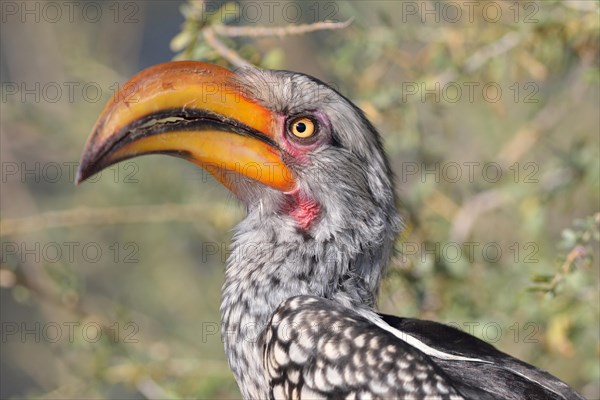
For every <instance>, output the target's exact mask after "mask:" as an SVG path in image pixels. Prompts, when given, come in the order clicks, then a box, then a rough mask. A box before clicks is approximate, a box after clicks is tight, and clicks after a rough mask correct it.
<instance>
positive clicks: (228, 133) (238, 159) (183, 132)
mask: <svg viewBox="0 0 600 400" xmlns="http://www.w3.org/2000/svg"><path fill="white" fill-rule="evenodd" d="M243 92H244V90H243V88H242V86H241V85H240V84H239V83H238V82H237V81H236V75H235V73H233V72H231V71H229V70H227V69H225V68H221V67H218V66H216V65H212V64H206V63H202V62H193V61H177V62H169V63H165V64H159V65H156V66H154V67H151V68H149V69H147V70H145V71H142V72H140V73H139V74H137V75H136V76H134V77H133V78H132V79H131V80H130V81H129V82H127V83H126V84H125V85H124V86H123V87H122V88H121V89H120V90H119V91H118V92H117V93H116V94H115V96H113V98H112V99H111V100H110V101H109V103H108V104H107V105H106V106H105V108H104V110H103V111H102V113H101V114H100V117H99V118H98V121H97V122H96V125H95V126H94V128H93V130H92V133H91V135H90V137H89V139H88V141H87V143H86V145H85V149H84V152H83V155H82V158H81V163H80V166H79V170H78V173H77V178H76V183H80V182H82V181H84V180H85V179H87V178H88V177H90V176H92V175H93V174H95V173H97V172H99V171H101V170H103V169H104V168H107V167H109V166H110V165H113V164H115V163H117V162H119V161H123V160H126V159H129V158H132V157H136V156H140V155H144V154H156V153H162V154H169V155H174V156H178V157H182V158H185V159H187V160H189V161H192V162H194V163H195V164H197V165H199V166H201V167H203V168H205V169H206V170H207V171H208V172H210V173H211V174H212V175H213V176H215V178H217V179H218V180H219V181H220V182H221V183H223V184H224V185H225V186H226V187H228V188H229V189H231V190H234V191H235V184H234V182H233V181H232V176H235V174H241V175H245V176H247V177H249V178H251V179H254V180H256V181H258V182H261V183H263V184H265V185H267V186H270V187H272V188H274V189H277V190H280V191H284V192H286V191H290V190H292V189H293V188H294V187H295V182H294V179H293V175H292V172H291V171H290V170H289V168H288V167H287V166H286V164H285V163H284V162H283V161H282V159H281V156H280V154H281V151H280V149H279V147H278V145H277V141H276V135H275V133H274V132H275V116H274V114H273V113H272V112H271V111H270V110H268V109H266V108H265V107H263V106H261V105H259V104H258V103H256V102H254V101H252V100H251V99H250V98H248V96H246V95H245V94H244V93H243ZM232 172H233V173H234V174H232Z"/></svg>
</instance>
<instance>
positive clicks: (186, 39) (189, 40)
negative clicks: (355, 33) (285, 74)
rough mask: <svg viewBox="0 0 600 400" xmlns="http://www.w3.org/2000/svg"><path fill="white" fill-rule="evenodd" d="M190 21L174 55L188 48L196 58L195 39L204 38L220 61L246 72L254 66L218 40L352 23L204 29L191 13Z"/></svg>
mask: <svg viewBox="0 0 600 400" xmlns="http://www.w3.org/2000/svg"><path fill="white" fill-rule="evenodd" d="M188 18H191V20H188V21H189V22H190V23H189V24H188V25H187V26H188V27H187V28H184V31H183V32H181V33H180V34H179V35H178V36H176V38H174V40H173V42H172V43H171V47H172V48H173V50H174V51H178V50H181V49H183V48H185V50H184V54H186V56H187V57H191V56H193V54H194V52H193V51H192V50H193V49H194V48H195V47H196V46H197V43H196V38H197V37H198V35H200V34H201V35H202V37H203V38H204V40H205V42H206V44H207V45H208V46H209V47H210V48H211V49H212V50H214V51H216V52H217V53H218V54H219V55H220V56H221V57H223V58H224V59H225V60H227V61H228V62H229V63H231V64H232V65H234V66H236V67H239V68H245V67H251V66H252V65H253V64H252V63H251V62H249V61H248V60H246V59H245V58H244V57H242V56H241V55H240V54H239V53H238V52H237V51H236V50H235V49H233V48H231V47H230V46H228V45H227V44H225V43H223V41H221V39H220V38H219V37H228V38H234V37H247V38H260V37H269V36H276V37H279V38H283V37H285V36H291V35H302V34H306V33H311V32H316V31H322V30H338V29H344V28H346V27H348V26H350V24H351V23H352V21H353V18H350V19H349V20H347V21H344V22H333V21H319V22H315V23H312V24H300V25H289V26H281V27H266V26H227V25H222V24H216V25H204V24H202V23H199V22H198V21H197V20H196V19H199V18H198V16H197V15H195V14H194V13H191V14H190V16H188Z"/></svg>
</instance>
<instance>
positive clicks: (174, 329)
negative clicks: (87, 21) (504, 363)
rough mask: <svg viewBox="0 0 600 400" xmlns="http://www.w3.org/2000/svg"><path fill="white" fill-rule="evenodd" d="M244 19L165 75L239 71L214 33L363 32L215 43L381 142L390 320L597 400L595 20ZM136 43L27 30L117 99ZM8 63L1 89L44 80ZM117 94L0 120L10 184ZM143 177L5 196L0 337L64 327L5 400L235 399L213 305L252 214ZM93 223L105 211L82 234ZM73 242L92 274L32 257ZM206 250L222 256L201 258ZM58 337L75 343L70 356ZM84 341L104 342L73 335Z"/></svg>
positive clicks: (52, 74) (195, 46)
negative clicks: (8, 77) (457, 339)
mask: <svg viewBox="0 0 600 400" xmlns="http://www.w3.org/2000/svg"><path fill="white" fill-rule="evenodd" d="M211 4H212V3H211ZM245 4H247V3H244V2H242V3H238V4H236V3H227V4H220V5H221V6H222V7H221V11H217V9H218V7H213V8H210V10H207V8H206V7H205V3H202V2H189V3H186V4H184V5H183V6H182V13H183V15H184V16H185V22H184V23H183V25H182V29H181V32H180V33H179V34H177V35H176V36H175V37H174V38H173V40H172V42H171V47H172V49H173V51H175V52H177V53H178V54H177V56H176V58H178V59H197V60H204V61H210V62H215V63H219V64H221V65H226V66H230V67H235V66H234V65H231V64H229V61H228V60H227V59H225V58H224V57H223V54H222V53H221V52H219V51H218V50H216V49H215V48H214V47H213V46H211V44H210V43H207V41H206V37H205V35H204V32H205V30H206V29H207V28H211V29H212V28H214V27H215V26H221V25H224V26H242V27H247V28H251V29H252V28H254V29H256V28H257V27H259V26H265V27H272V26H281V27H285V26H290V25H293V24H298V23H305V24H309V23H313V22H316V21H320V20H323V19H325V18H330V19H334V20H336V21H346V20H348V19H350V18H353V20H352V24H351V25H350V26H349V27H348V28H345V29H335V30H320V31H316V32H312V33H307V34H304V35H291V34H290V35H275V36H269V35H266V36H260V37H254V36H251V35H247V36H240V37H226V36H218V38H219V40H220V42H221V43H222V44H223V45H224V46H226V47H227V48H228V49H229V50H231V51H233V52H235V53H236V54H237V55H238V56H239V57H241V58H243V59H245V60H247V61H249V62H251V63H253V64H255V65H259V66H261V67H267V68H284V69H290V70H295V71H299V72H305V73H309V74H312V75H315V76H317V77H318V78H320V79H321V80H323V81H325V82H328V83H329V84H331V85H332V86H334V87H335V88H337V89H338V90H339V91H340V92H341V93H343V94H344V95H346V96H347V97H348V98H350V99H352V100H353V101H355V102H356V104H358V105H359V106H360V107H361V108H362V109H363V110H364V111H365V113H366V114H367V115H368V117H369V118H370V119H371V120H372V122H373V123H374V124H375V125H376V126H377V128H378V129H379V130H380V132H381V133H382V136H383V138H384V142H385V147H386V149H387V152H388V155H389V157H390V160H391V163H392V166H393V169H394V171H395V173H396V182H397V187H398V195H399V199H400V206H401V208H402V210H403V213H404V217H405V223H406V229H405V232H404V233H403V234H402V236H401V237H400V238H399V240H398V243H397V249H398V252H397V255H396V256H395V257H394V259H393V262H392V263H391V266H390V269H389V272H388V277H387V279H386V281H385V283H384V285H383V288H382V293H381V296H380V309H381V310H382V311H384V312H388V313H394V314H398V315H405V316H414V317H419V318H426V319H433V320H436V321H441V322H446V323H449V324H452V325H454V326H457V327H460V328H461V329H464V330H466V331H469V332H470V333H473V334H474V335H476V336H478V337H480V338H482V339H484V340H487V341H488V342H491V343H492V344H494V345H495V346H497V347H499V348H500V349H501V350H503V351H505V352H508V353H510V354H512V355H514V356H516V357H519V358H521V359H523V360H525V361H527V362H530V363H532V364H534V365H537V366H540V367H542V368H545V369H547V370H549V371H550V372H551V373H553V374H555V375H557V376H558V377H560V378H561V379H563V380H565V381H566V382H568V383H569V384H571V385H573V386H574V387H575V388H577V389H578V390H580V391H581V392H582V393H583V394H584V395H585V396H586V397H588V398H591V399H596V398H600V384H599V380H600V367H599V362H598V361H599V357H600V341H599V335H600V326H599V319H600V316H599V315H600V312H599V304H600V299H599V291H598V278H599V274H600V271H599V263H598V259H599V233H598V229H599V224H600V217H599V216H600V214H599V212H600V143H599V142H600V131H599V123H598V109H600V108H599V105H600V104H599V103H600V91H599V85H598V83H599V73H598V59H599V51H598V49H599V46H600V42H599V28H600V27H599V18H598V3H596V2H568V1H544V2H534V1H531V2H529V1H526V2H521V3H516V2H491V4H492V6H487V7H488V8H487V9H486V10H487V12H489V13H492V12H493V11H494V10H496V8H499V9H500V10H501V11H500V16H499V17H498V19H497V20H496V18H495V17H494V15H496V14H486V13H484V12H483V9H484V8H485V7H486V6H485V5H486V4H490V3H478V4H479V5H478V6H477V7H476V8H474V9H473V13H472V18H471V15H470V14H469V9H468V6H467V3H464V2H456V1H439V2H438V1H422V2H421V1H419V2H403V3H401V2H391V1H381V2H367V1H364V2H363V1H341V2H336V3H332V2H326V3H322V4H323V5H322V6H315V4H317V3H312V2H305V3H301V2H299V3H297V7H299V8H300V9H301V10H303V12H302V13H301V17H300V18H298V19H296V20H293V21H290V20H289V18H288V19H287V20H286V18H283V17H282V15H281V13H277V12H276V13H275V14H274V16H275V20H269V18H266V16H263V17H262V18H260V19H258V20H252V21H249V19H248V15H247V12H245V11H244V10H245V8H244V5H245ZM285 4H287V3H285ZM332 4H333V6H332ZM212 5H214V4H212ZM327 5H329V6H327ZM168 6H170V5H167V4H163V5H162V7H168ZM326 6H327V8H326ZM409 6H410V7H412V6H414V7H416V8H415V9H416V14H414V13H413V11H414V10H415V9H413V8H410V7H409ZM311 7H312V8H311ZM315 7H317V8H315ZM448 7H458V8H459V9H460V10H461V12H462V18H459V19H456V18H455V16H456V15H455V14H452V13H451V12H453V10H454V8H448ZM490 7H493V9H492V8H490ZM427 10H434V11H433V12H431V13H429V14H428V13H427V12H426V11H427ZM435 10H437V11H435ZM444 10H446V11H444ZM208 11H210V12H208ZM246 11H247V10H246ZM316 11H321V12H320V13H319V12H316ZM317 16H319V17H320V18H315V17H317ZM140 25H141V24H138V25H135V26H119V29H117V30H115V32H107V31H106V30H103V29H102V26H96V25H94V26H92V27H91V28H89V27H86V28H85V29H80V28H79V27H78V26H77V25H76V24H56V25H53V26H51V27H46V26H36V27H35V28H36V29H37V31H36V32H37V33H38V37H40V38H41V39H40V43H39V44H37V45H36V44H33V42H27V43H30V45H31V46H32V48H33V50H35V52H36V53H37V54H38V56H39V57H46V58H47V59H49V60H50V61H48V65H49V67H47V68H46V69H44V72H43V73H44V74H48V75H47V77H46V79H47V80H52V79H54V80H57V81H58V80H60V79H62V80H63V81H67V80H69V79H75V80H77V81H80V82H85V80H86V79H87V80H90V79H94V80H95V82H98V83H99V84H100V85H101V87H103V88H108V87H110V86H111V84H112V82H115V81H116V82H121V83H123V82H125V80H126V78H127V77H128V76H129V75H130V74H131V73H133V72H135V71H133V70H132V69H133V67H132V66H133V65H134V63H135V60H134V59H132V58H131V56H130V55H129V53H130V52H131V49H134V48H136V46H137V47H139V41H137V39H135V38H136V37H139V36H140V35H141V33H140V32H141V29H142V28H141V26H140ZM28 29H30V27H29V28H28ZM48 30H51V35H49V34H48V32H49V31H48ZM16 33H18V31H16ZM115 37H118V38H125V39H123V41H115ZM58 43H67V44H70V46H67V45H59V44H58ZM36 46H37V47H36ZM7 52H8V50H7ZM55 54H60V60H59V59H57V58H56V57H55V56H53V55H55ZM53 57H54V58H53ZM52 60H54V61H52ZM3 62H6V63H9V64H10V62H9V61H3ZM14 63H15V64H14V65H13V64H10V65H9V66H10V67H11V68H12V69H11V68H9V70H11V71H16V69H17V68H15V65H16V66H17V67H18V68H23V69H24V70H25V72H27V69H28V68H34V67H32V66H29V67H28V66H26V65H25V64H18V63H17V61H14ZM33 71H34V72H35V71H36V70H35V69H33ZM13 73H15V74H17V75H18V72H13ZM32 74H33V72H32ZM35 76H38V75H35ZM13 79H14V78H13ZM37 79H42V78H39V77H38V78H37ZM484 88H487V89H486V90H489V92H488V91H484ZM498 88H499V90H500V91H501V95H500V96H498V95H497V94H498V92H497V90H498ZM471 89H472V92H470V90H471ZM109 94H110V91H109V90H105V92H104V93H103V97H102V99H101V101H98V102H97V103H90V102H80V103H68V102H66V103H65V102H59V103H56V104H54V103H52V104H50V103H47V102H46V103H44V102H41V103H40V102H38V103H35V102H34V103H31V102H27V103H25V104H23V103H20V102H11V101H7V102H3V104H2V159H3V162H5V163H6V162H16V163H19V162H27V163H34V162H41V163H48V162H54V161H56V162H64V161H65V160H69V161H72V160H76V159H77V158H78V156H79V152H80V151H81V149H82V146H83V143H84V140H85V135H86V133H87V132H88V131H89V129H90V127H91V125H92V124H93V121H94V120H95V118H96V117H97V114H98V113H99V111H100V108H101V106H102V104H103V103H104V102H105V101H106V100H107V99H108V95H109ZM157 163H160V167H156V165H155V164H157ZM28 165H29V164H28ZM133 166H134V167H135V175H134V178H135V179H134V181H131V182H127V181H126V180H125V178H124V177H125V175H126V174H127V173H128V172H130V171H128V170H127V169H125V167H124V166H121V167H115V168H114V169H112V171H109V172H107V173H105V174H104V175H103V177H102V178H101V179H100V180H99V181H97V182H96V183H93V184H89V183H88V184H83V185H82V186H81V187H79V188H77V189H76V188H74V187H72V186H71V185H70V182H67V181H66V180H61V181H60V182H59V183H58V184H50V183H49V182H44V180H43V179H42V180H41V182H37V181H34V180H31V179H25V180H23V179H17V180H14V179H12V177H9V178H8V179H7V181H3V183H2V186H3V190H2V192H3V194H2V196H3V197H2V223H3V232H2V240H3V242H4V243H12V244H16V245H17V246H18V251H17V252H16V253H14V252H11V254H8V253H6V254H3V256H2V270H1V275H0V277H1V278H2V279H1V280H0V283H2V287H3V288H2V292H1V295H2V322H3V324H5V323H9V324H12V323H16V324H17V325H18V326H19V327H20V326H21V325H20V324H22V323H25V324H27V325H26V326H27V327H30V328H31V327H33V326H35V325H34V324H35V323H36V322H37V323H40V324H42V326H48V324H49V323H57V324H59V325H61V326H63V337H62V339H61V340H58V341H56V343H53V342H51V341H48V340H44V337H43V335H42V337H41V340H33V339H31V338H32V336H29V337H26V339H27V340H21V336H20V335H19V334H17V335H11V336H10V337H9V338H8V340H6V341H5V340H3V342H2V354H1V362H2V380H3V384H4V383H5V382H6V380H13V385H15V386H14V387H15V388H17V389H18V390H19V393H20V395H19V396H18V397H27V398H48V399H51V398H92V397H93V398H138V397H139V398H232V397H237V396H239V392H238V391H237V388H236V385H235V382H234V381H233V377H232V376H231V374H230V372H229V370H228V367H227V364H226V362H225V358H224V355H223V349H222V344H221V340H220V336H219V334H218V324H219V313H218V304H219V296H220V293H219V291H220V285H221V284H222V280H223V264H224V259H225V257H226V255H227V250H226V249H227V247H226V246H227V243H228V242H229V238H230V233H229V229H230V228H231V227H232V226H233V224H234V223H235V221H237V220H239V219H240V218H242V216H243V213H242V210H240V209H239V207H238V206H237V205H236V203H235V201H233V200H231V196H230V195H229V194H227V192H226V190H225V189H223V188H221V187H220V186H219V185H218V184H216V183H215V182H214V181H212V179H210V178H207V176H206V174H203V173H202V171H201V170H199V169H198V168H196V167H193V166H190V165H187V164H184V163H181V162H180V161H178V160H175V159H169V158H161V159H156V160H155V159H154V157H149V158H142V159H140V160H139V161H138V160H136V161H135V164H133ZM498 171H500V175H498ZM457 172H459V173H460V175H461V176H460V177H458V178H457V176H458V175H457ZM174 177H175V178H174ZM7 192H9V193H10V196H8V195H6V194H5V193H7ZM84 206H85V207H91V208H94V209H97V208H102V209H103V210H104V211H102V210H100V211H101V212H100V214H99V215H100V216H99V217H98V215H96V217H94V218H93V217H90V215H89V213H88V211H89V209H82V208H81V207H84ZM54 210H61V211H65V212H66V213H67V214H68V218H67V217H65V215H63V214H61V215H56V214H52V213H51V212H52V211H54ZM49 213H50V214H49ZM92 214H93V213H92ZM138 215H140V216H139V217H138ZM26 218H33V219H32V220H26ZM36 218H37V219H36ZM127 218H129V219H128V221H130V223H126V224H120V223H119V221H122V220H124V219H127ZM65 220H67V222H65ZM28 224H29V225H28ZM15 226H16V228H15ZM19 227H20V228H19ZM65 242H78V243H80V244H81V245H82V246H83V245H84V244H86V243H95V244H97V245H98V246H99V247H100V248H101V249H102V251H103V254H104V256H103V257H101V258H100V259H99V261H90V260H89V259H86V258H85V257H82V255H81V253H80V252H76V254H75V259H74V260H68V259H67V258H66V257H62V258H61V259H60V260H59V261H55V262H49V261H48V257H41V259H36V258H35V257H31V256H27V255H26V250H27V249H30V248H35V245H36V243H37V244H38V245H40V246H41V248H44V246H47V245H48V244H49V243H59V244H62V243H65ZM206 244H210V245H216V246H217V248H218V250H219V251H218V253H217V254H216V255H210V256H208V255H207V251H206V250H207V247H206V246H205V245H206ZM111 246H112V247H111ZM63 248H64V246H63ZM79 248H81V246H80V247H79ZM6 249H7V247H3V252H4V251H5V250H6ZM24 254H25V256H24ZM64 323H77V325H76V326H75V327H74V331H73V335H72V336H73V338H74V340H66V339H65V337H66V336H65V335H66V333H67V330H66V329H64V326H65V325H63V324H64ZM94 324H96V325H97V326H100V327H101V329H102V330H101V332H102V334H101V338H100V339H98V340H97V341H94V340H90V336H89V335H91V334H92V333H93V332H95V331H94V330H93V329H92V330H91V331H85V329H84V328H85V327H87V328H88V329H89V328H90V327H92V328H94V327H96V325H94ZM11 326H12V325H11ZM7 327H8V325H3V329H6V328H7ZM4 332H6V330H5V331H4ZM17 389H15V390H17Z"/></svg>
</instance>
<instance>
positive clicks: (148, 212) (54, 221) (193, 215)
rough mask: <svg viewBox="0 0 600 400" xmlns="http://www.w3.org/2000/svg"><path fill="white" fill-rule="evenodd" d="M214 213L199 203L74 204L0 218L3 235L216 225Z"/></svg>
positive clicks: (0, 229) (0, 231)
mask: <svg viewBox="0 0 600 400" xmlns="http://www.w3.org/2000/svg"><path fill="white" fill-rule="evenodd" d="M214 216H215V215H214V210H213V209H212V208H209V207H207V206H205V205H197V204H193V205H180V204H161V205H156V206H130V207H109V208H74V209H71V210H63V211H47V212H43V213H40V214H37V215H32V216H30V217H25V218H13V219H4V220H2V221H1V222H0V237H3V236H10V235H17V234H24V233H31V232H37V231H42V230H46V229H50V228H64V227H71V226H79V225H114V224H130V223H147V222H170V221H180V222H190V221H197V220H206V221H209V223H212V224H213V225H216V223H215V222H214V221H215V219H214ZM210 221H212V222H210Z"/></svg>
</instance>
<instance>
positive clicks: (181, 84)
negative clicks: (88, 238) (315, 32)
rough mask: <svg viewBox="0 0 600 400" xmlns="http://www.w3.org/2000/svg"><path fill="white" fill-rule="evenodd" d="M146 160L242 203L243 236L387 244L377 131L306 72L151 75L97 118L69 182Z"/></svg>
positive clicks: (174, 69) (180, 65)
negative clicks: (213, 184) (201, 177)
mask: <svg viewBox="0 0 600 400" xmlns="http://www.w3.org/2000/svg"><path fill="white" fill-rule="evenodd" d="M154 153H162V154H170V155H174V156H178V157H181V158H184V159H187V160H190V161H192V162H194V163H196V164H198V165H200V166H202V167H203V168H205V169H206V170H207V171H208V172H210V173H211V174H212V175H213V176H214V177H215V178H216V179H218V180H219V181H220V182H221V183H223V184H224V185H225V186H226V187H227V188H229V189H230V190H231V191H232V192H233V193H235V195H236V196H237V197H238V198H239V199H240V200H241V201H242V202H244V203H245V204H246V206H247V208H248V213H249V216H248V220H249V221H253V223H254V225H252V226H249V227H247V229H260V224H262V223H265V222H264V221H267V220H270V221H275V222H273V224H274V225H277V226H280V227H281V229H282V230H284V231H285V234H286V235H289V234H290V232H295V233H297V234H298V235H300V236H301V237H303V238H305V239H306V238H314V239H315V240H317V241H319V242H320V243H324V242H327V241H335V240H338V239H339V240H344V241H345V244H344V246H346V247H347V248H348V251H350V252H352V251H354V252H356V253H359V252H365V251H367V250H366V249H367V248H370V249H372V248H374V247H381V246H385V247H386V248H389V247H390V245H391V242H392V240H393V238H394V236H395V234H396V233H397V232H398V230H399V219H398V215H397V212H396V208H395V205H394V203H395V196H394V190H393V184H392V176H391V170H390V168H389V166H388V163H387V160H386V158H385V155H384V152H383V149H382V146H381V143H380V139H379V135H378V134H377V132H376V130H375V129H374V128H373V126H372V125H371V124H370V123H369V122H368V121H367V119H366V118H365V116H364V115H363V113H362V112H361V111H360V110H359V109H358V108H357V107H356V106H354V105H353V104H352V103H351V102H350V101H349V100H348V99H346V98H345V97H343V96H342V95H341V94H339V93H338V92H336V91H335V90H333V89H332V88H330V87H329V86H327V85H325V84H324V83H322V82H320V81H318V80H316V79H314V78H311V77H309V76H306V75H302V74H297V73H292V72H287V71H266V70H259V69H242V70H239V71H237V72H235V73H234V72H231V71H229V70H227V69H224V68H221V67H218V66H215V65H211V64H206V63H201V62H170V63H165V64H161V65H157V66H154V67H151V68H149V69H147V70H145V71H143V72H141V73H139V74H138V75H136V76H135V77H133V78H132V79H131V80H130V81H129V82H128V83H127V84H125V85H124V86H123V88H122V89H121V91H119V92H117V93H116V95H115V96H114V98H113V99H112V100H111V101H110V102H109V103H108V104H107V106H106V107H105V108H104V110H103V111H102V114H101V115H100V117H99V119H98V121H97V122H96V125H95V127H94V129H93V132H92V134H91V136H90V138H89V139H88V142H87V144H86V148H85V150H84V153H83V156H82V160H81V164H80V169H79V172H78V176H77V182H81V181H83V180H85V179H86V178H87V177H89V176H91V175H93V174H94V173H96V172H98V171H100V170H102V169H104V168H106V167H108V166H110V165H112V164H114V163H117V162H119V161H122V160H125V159H128V158H132V157H135V156H139V155H144V154H154ZM257 224H258V225H257ZM356 232H360V234H357V233H356ZM365 238H367V239H365ZM290 240H294V239H290ZM384 253H387V254H389V249H388V250H386V251H384ZM384 258H386V256H385V257H384ZM377 275H379V274H377ZM377 280H378V277H377Z"/></svg>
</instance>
